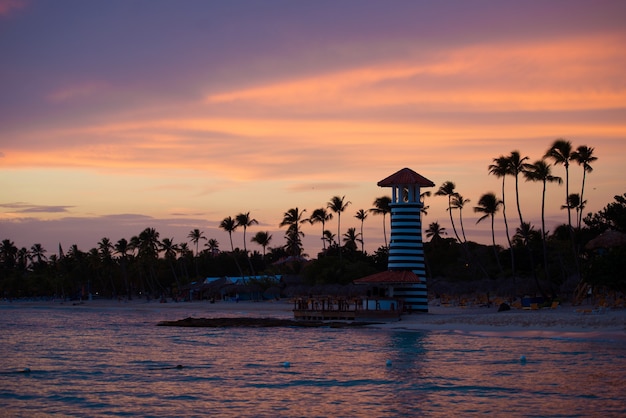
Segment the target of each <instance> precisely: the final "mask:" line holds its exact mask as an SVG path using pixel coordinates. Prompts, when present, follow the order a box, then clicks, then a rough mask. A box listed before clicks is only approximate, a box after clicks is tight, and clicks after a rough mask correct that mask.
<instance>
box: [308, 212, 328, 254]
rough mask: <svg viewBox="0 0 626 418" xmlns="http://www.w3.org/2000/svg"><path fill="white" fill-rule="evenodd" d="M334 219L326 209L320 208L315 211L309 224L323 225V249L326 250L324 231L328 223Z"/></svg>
mask: <svg viewBox="0 0 626 418" xmlns="http://www.w3.org/2000/svg"><path fill="white" fill-rule="evenodd" d="M331 219H333V214H332V213H329V212H327V211H326V208H319V209H315V210H314V211H313V214H312V215H311V217H310V218H309V223H310V224H311V225H313V224H316V223H321V224H322V245H323V249H324V250H326V240H325V239H324V229H325V225H326V222H328V221H330V220H331Z"/></svg>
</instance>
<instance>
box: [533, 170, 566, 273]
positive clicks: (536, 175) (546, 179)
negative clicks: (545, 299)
mask: <svg viewBox="0 0 626 418" xmlns="http://www.w3.org/2000/svg"><path fill="white" fill-rule="evenodd" d="M524 177H526V180H527V181H540V182H542V185H543V186H542V191H541V243H542V246H543V265H544V270H545V274H546V278H549V270H548V246H547V244H546V238H547V236H548V232H547V231H546V219H545V207H546V184H547V183H558V184H561V183H563V180H562V179H561V177H558V176H553V175H552V166H551V165H550V164H548V163H547V162H546V161H545V160H537V161H535V163H534V164H531V165H530V166H529V167H528V169H527V170H526V171H525V172H524Z"/></svg>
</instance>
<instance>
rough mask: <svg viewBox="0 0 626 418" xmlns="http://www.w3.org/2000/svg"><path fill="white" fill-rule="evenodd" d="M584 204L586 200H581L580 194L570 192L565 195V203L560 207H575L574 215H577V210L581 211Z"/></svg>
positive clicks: (569, 208)
mask: <svg viewBox="0 0 626 418" xmlns="http://www.w3.org/2000/svg"><path fill="white" fill-rule="evenodd" d="M586 204H587V201H581V200H580V195H579V194H578V193H572V194H570V195H569V196H567V204H566V205H563V206H561V209H567V210H571V209H576V216H578V215H579V212H581V211H582V210H583V209H584V208H585V205H586Z"/></svg>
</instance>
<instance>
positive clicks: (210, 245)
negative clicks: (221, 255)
mask: <svg viewBox="0 0 626 418" xmlns="http://www.w3.org/2000/svg"><path fill="white" fill-rule="evenodd" d="M204 246H205V247H207V250H208V251H209V253H210V254H211V256H214V255H216V254H217V253H218V252H219V250H220V243H219V242H217V240H216V239H215V238H210V239H209V240H208V241H207V242H206V244H204Z"/></svg>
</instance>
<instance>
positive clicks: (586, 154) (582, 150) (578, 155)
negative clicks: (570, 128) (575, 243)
mask: <svg viewBox="0 0 626 418" xmlns="http://www.w3.org/2000/svg"><path fill="white" fill-rule="evenodd" d="M597 159H598V157H595V156H594V155H593V148H590V147H588V146H586V145H581V146H579V147H578V148H576V151H574V152H573V153H572V156H571V160H573V161H576V162H577V163H578V165H581V166H582V167H583V184H582V187H581V189H580V200H581V202H585V201H584V200H583V199H584V195H585V178H586V177H587V173H591V172H592V171H593V167H591V163H592V162H594V161H596V160H597ZM582 209H583V208H582V207H581V208H580V210H579V213H578V223H577V228H578V229H579V230H580V224H581V222H582V217H583V210H582Z"/></svg>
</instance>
